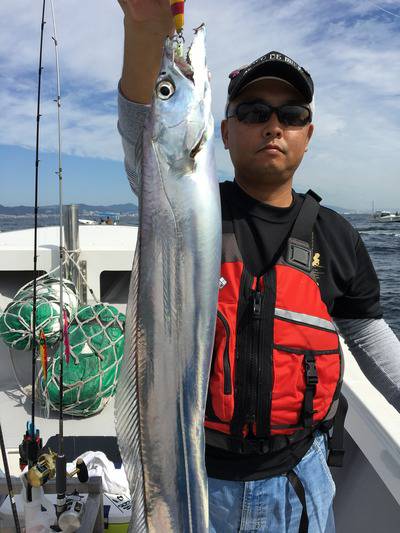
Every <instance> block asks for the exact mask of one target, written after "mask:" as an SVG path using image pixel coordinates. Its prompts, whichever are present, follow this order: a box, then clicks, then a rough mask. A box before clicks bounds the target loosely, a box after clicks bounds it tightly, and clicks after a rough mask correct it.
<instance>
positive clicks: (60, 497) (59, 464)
mask: <svg viewBox="0 0 400 533" xmlns="http://www.w3.org/2000/svg"><path fill="white" fill-rule="evenodd" d="M50 6H51V17H52V22H53V37H52V39H53V42H54V52H55V60H56V78H57V97H56V100H55V102H56V105H57V131H58V170H57V172H56V174H57V175H58V184H59V186H58V196H59V198H58V200H59V225H60V228H59V229H60V232H59V242H60V244H59V253H60V257H59V269H60V272H59V274H60V348H59V350H60V357H59V373H60V383H59V411H58V421H59V429H58V454H57V459H56V488H57V503H56V507H57V515H58V516H59V515H60V514H61V513H62V512H63V511H65V506H66V497H65V493H66V490H67V481H66V458H65V455H64V420H63V396H64V375H63V373H64V343H63V338H64V333H63V332H64V299H63V280H64V269H63V265H64V247H63V196H62V164H61V89H60V64H59V57H58V40H57V28H56V18H55V12H54V4H53V0H50Z"/></svg>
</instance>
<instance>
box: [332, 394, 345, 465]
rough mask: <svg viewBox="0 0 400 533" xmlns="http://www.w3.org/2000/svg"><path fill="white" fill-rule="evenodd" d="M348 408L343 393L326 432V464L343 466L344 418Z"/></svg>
mask: <svg viewBox="0 0 400 533" xmlns="http://www.w3.org/2000/svg"><path fill="white" fill-rule="evenodd" d="M347 409H348V402H347V400H346V398H345V397H344V395H343V394H341V395H340V396H339V405H338V408H337V411H336V415H335V418H334V422H333V426H332V429H331V431H329V432H328V448H329V455H328V461H327V462H328V465H329V466H335V467H342V466H343V457H344V452H345V450H344V442H343V441H344V420H345V418H346V413H347Z"/></svg>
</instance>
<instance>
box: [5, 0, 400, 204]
mask: <svg viewBox="0 0 400 533" xmlns="http://www.w3.org/2000/svg"><path fill="white" fill-rule="evenodd" d="M41 4H42V2H41V1H40V0H36V1H34V2H32V1H31V0H19V2H18V3H17V6H18V7H16V3H15V2H14V1H13V0H2V2H1V4H0V20H1V21H2V22H3V25H2V26H3V27H2V28H1V32H0V117H1V122H0V123H1V128H0V191H1V194H0V204H3V205H18V204H25V205H27V204H28V205H32V204H33V198H34V195H33V179H34V143H35V114H36V101H35V99H36V83H37V81H36V77H37V65H38V51H39V31H40V17H41ZM48 4H49V3H48ZM54 5H55V9H56V15H57V30H58V39H59V44H60V47H59V52H60V64H61V83H62V87H61V90H62V124H63V131H62V138H63V169H64V191H65V202H85V203H92V204H104V203H125V202H128V201H134V196H133V194H132V193H131V191H130V189H129V186H128V183H127V180H126V177H125V173H124V168H123V163H122V157H123V155H122V149H121V145H120V140H119V136H118V133H117V130H116V120H117V118H116V86H117V82H118V78H119V75H120V71H121V62H122V39H123V28H122V16H121V11H120V8H119V5H118V3H117V1H116V0H85V2H81V1H79V0H54ZM203 21H204V22H205V23H206V25H207V30H208V63H209V67H210V71H211V75H212V90H213V102H214V104H213V109H214V116H215V119H216V123H217V124H219V122H220V120H221V118H222V113H223V108H224V101H225V94H226V87H227V74H228V73H229V72H231V71H232V70H233V69H234V68H236V67H238V66H241V65H244V64H246V63H249V62H251V61H252V60H254V59H255V58H257V57H259V56H260V55H262V54H264V53H265V52H267V51H270V50H278V51H280V52H283V53H285V54H286V55H288V56H290V57H292V58H293V59H295V60H296V61H297V62H298V63H300V64H301V65H302V66H304V67H305V68H306V69H307V70H308V71H309V72H310V73H311V75H312V76H313V79H314V82H315V86H316V97H315V100H316V116H315V125H316V130H315V134H314V138H313V140H312V142H311V145H310V150H309V151H308V153H307V154H306V156H305V158H304V160H303V163H302V165H301V166H300V168H299V169H298V171H297V173H296V175H295V188H297V189H298V190H304V189H306V188H309V187H312V188H313V189H314V190H316V191H317V192H319V193H320V194H321V196H323V198H324V201H325V203H328V204H333V205H338V206H343V207H347V208H355V209H361V210H368V209H370V207H371V202H372V200H374V201H375V205H376V207H377V208H393V209H400V186H399V181H400V94H399V93H400V53H399V50H400V0H385V1H384V0H377V1H376V2H375V1H369V0H285V1H284V2H273V1H272V0H262V1H261V0H246V1H244V0H218V2H216V1H215V0H202V1H201V2H199V1H198V2H195V0H188V1H187V2H186V31H185V34H186V38H187V40H190V33H191V31H190V28H192V27H195V26H198V25H199V23H201V22H203ZM51 35H52V25H51V17H50V9H49V8H48V13H47V24H46V35H45V41H44V66H45V70H44V72H43V101H42V115H43V116H42V120H41V160H42V164H41V167H40V201H41V204H42V205H46V204H54V203H57V201H58V200H57V199H58V189H57V186H58V184H57V177H56V176H55V174H54V172H55V170H56V166H57V163H56V161H57V157H56V148H57V130H56V106H55V104H54V102H53V99H54V98H55V72H54V46H53V42H52V40H51ZM216 151H217V162H218V169H219V174H220V176H231V175H232V166H231V163H230V160H229V156H228V154H227V152H226V151H224V150H223V147H222V143H221V141H220V139H218V138H217V140H216Z"/></svg>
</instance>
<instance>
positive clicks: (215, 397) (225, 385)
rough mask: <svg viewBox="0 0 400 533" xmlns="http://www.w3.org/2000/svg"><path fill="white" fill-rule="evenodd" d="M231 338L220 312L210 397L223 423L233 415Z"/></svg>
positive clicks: (227, 325)
mask: <svg viewBox="0 0 400 533" xmlns="http://www.w3.org/2000/svg"><path fill="white" fill-rule="evenodd" d="M230 338H231V333H230V327H229V323H228V321H227V319H226V318H225V317H224V316H223V315H222V313H221V312H220V311H218V313H217V323H216V328H215V342H214V352H213V359H212V368H211V375H210V386H209V395H211V403H212V408H213V411H214V413H215V415H216V416H217V418H218V419H219V420H223V421H228V420H230V419H231V418H232V414H233V394H232V376H231V363H230V358H229V345H230Z"/></svg>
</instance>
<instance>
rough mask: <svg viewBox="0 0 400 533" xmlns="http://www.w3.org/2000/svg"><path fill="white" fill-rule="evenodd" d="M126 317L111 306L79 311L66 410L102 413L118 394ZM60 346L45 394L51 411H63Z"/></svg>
mask: <svg viewBox="0 0 400 533" xmlns="http://www.w3.org/2000/svg"><path fill="white" fill-rule="evenodd" d="M124 324H125V315H123V314H122V313H120V312H119V311H118V309H116V308H115V307H113V306H112V305H110V304H106V303H99V304H96V305H93V306H92V305H85V306H82V307H80V308H79V310H78V312H77V313H76V315H75V317H74V318H73V320H72V322H71V323H70V325H69V328H68V333H69V344H70V352H71V360H70V362H69V363H68V364H66V363H64V369H63V379H64V395H63V411H64V413H65V414H69V415H72V416H79V417H87V416H91V415H94V414H96V413H98V412H100V411H101V410H102V409H103V408H104V406H105V405H106V404H107V402H108V400H109V399H110V398H111V397H112V396H113V395H114V393H115V389H116V385H117V381H118V375H119V369H120V363H121V360H122V356H123V352H124ZM63 348H64V347H63V346H62V345H60V347H59V348H58V350H57V351H56V353H55V356H54V357H53V358H52V360H51V363H50V365H49V368H48V372H47V379H44V378H43V375H42V379H41V392H42V395H43V397H44V398H45V401H46V403H47V404H48V406H49V407H50V409H54V410H58V408H59V386H60V376H59V359H60V356H61V355H62V354H63Z"/></svg>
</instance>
